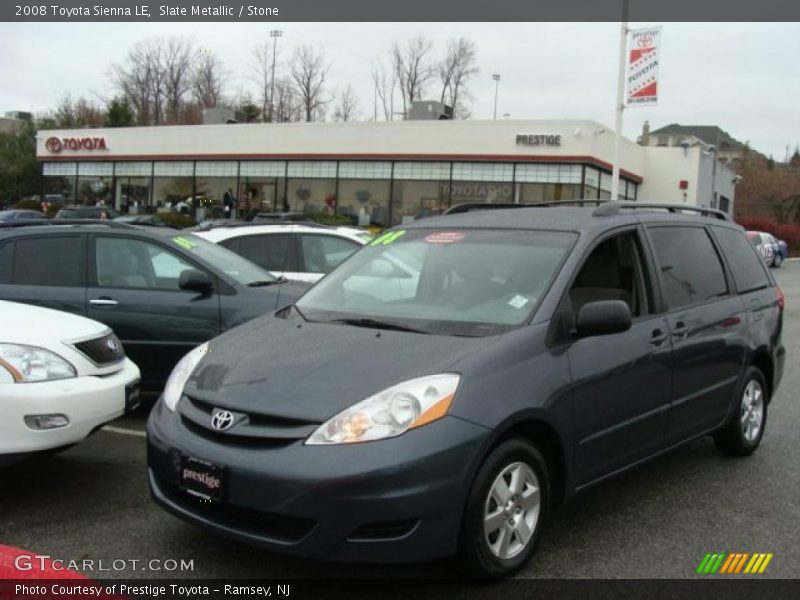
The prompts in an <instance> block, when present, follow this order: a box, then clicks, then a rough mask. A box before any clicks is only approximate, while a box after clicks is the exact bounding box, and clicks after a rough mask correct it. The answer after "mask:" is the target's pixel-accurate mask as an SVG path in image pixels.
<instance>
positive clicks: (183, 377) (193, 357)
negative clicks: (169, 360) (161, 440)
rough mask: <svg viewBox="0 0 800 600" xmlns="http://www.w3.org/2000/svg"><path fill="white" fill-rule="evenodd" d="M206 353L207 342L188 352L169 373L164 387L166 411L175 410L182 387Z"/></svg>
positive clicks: (181, 393)
mask: <svg viewBox="0 0 800 600" xmlns="http://www.w3.org/2000/svg"><path fill="white" fill-rule="evenodd" d="M207 352H208V342H206V343H205V344H202V345H201V346H198V347H197V348H194V349H193V350H191V351H189V353H188V354H187V355H186V356H184V357H183V358H182V359H181V360H180V361H179V362H178V364H177V365H175V368H174V369H172V373H170V376H169V379H167V385H166V386H164V404H166V406H167V408H168V409H170V410H175V407H176V406H177V405H178V400H180V399H181V396H182V395H183V386H185V385H186V382H187V381H189V377H190V376H191V374H192V372H193V371H194V369H195V367H196V366H197V363H199V362H200V361H201V360H203V357H204V356H205V355H206V353H207Z"/></svg>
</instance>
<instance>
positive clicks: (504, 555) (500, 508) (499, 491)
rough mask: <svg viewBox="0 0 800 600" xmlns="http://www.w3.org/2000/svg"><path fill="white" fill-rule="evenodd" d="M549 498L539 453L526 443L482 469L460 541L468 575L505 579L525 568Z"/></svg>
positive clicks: (496, 455) (511, 443)
mask: <svg viewBox="0 0 800 600" xmlns="http://www.w3.org/2000/svg"><path fill="white" fill-rule="evenodd" d="M549 496H550V484H549V476H548V471H547V463H546V462H545V460H544V458H543V457H542V454H541V453H540V452H539V450H537V448H536V447H535V446H533V445H532V444H530V443H529V442H527V441H525V440H522V439H512V440H508V441H505V442H503V443H501V444H500V445H498V446H497V447H496V448H495V449H494V450H493V451H492V452H491V453H490V454H489V455H488V456H487V457H486V460H484V462H483V464H482V465H481V467H480V469H478V474H477V476H476V477H475V481H474V482H473V484H472V489H471V490H470V494H469V498H468V500H467V507H466V511H465V514H464V523H463V526H462V531H461V539H460V541H459V559H460V562H461V566H462V567H463V568H464V569H465V570H466V573H467V574H468V575H471V576H475V575H477V576H479V577H503V576H506V575H509V574H511V573H513V572H514V571H516V570H517V569H519V568H520V567H522V565H524V564H525V562H526V561H527V560H528V559H529V558H530V556H531V554H532V553H533V550H534V548H535V547H536V543H537V541H538V538H539V533H540V531H541V529H542V524H543V523H544V520H545V517H546V515H547V507H548V500H549Z"/></svg>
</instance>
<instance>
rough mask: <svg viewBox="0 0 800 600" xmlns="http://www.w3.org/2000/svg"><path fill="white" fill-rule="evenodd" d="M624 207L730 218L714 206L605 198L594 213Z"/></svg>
mask: <svg viewBox="0 0 800 600" xmlns="http://www.w3.org/2000/svg"><path fill="white" fill-rule="evenodd" d="M623 209H634V210H635V209H644V210H664V211H666V212H669V213H682V212H691V213H697V214H700V215H702V216H704V217H714V218H717V219H721V220H723V221H729V220H730V217H729V216H728V215H727V213H725V212H723V211H721V210H716V209H714V208H705V207H703V206H684V205H683V204H654V203H652V202H618V201H612V200H605V201H604V202H603V204H599V205H598V206H597V208H595V209H594V211H593V212H592V214H593V215H594V216H596V217H605V216H609V215H616V214H619V212H620V211H621V210H623Z"/></svg>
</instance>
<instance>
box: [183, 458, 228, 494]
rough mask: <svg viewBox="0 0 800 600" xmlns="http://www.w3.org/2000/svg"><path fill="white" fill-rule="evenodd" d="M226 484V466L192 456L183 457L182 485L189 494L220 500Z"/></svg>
mask: <svg viewBox="0 0 800 600" xmlns="http://www.w3.org/2000/svg"><path fill="white" fill-rule="evenodd" d="M224 484H225V468H224V467H221V466H220V465H216V464H214V463H210V462H208V461H205V460H200V459H199V458H192V457H190V456H184V457H182V458H181V472H180V485H181V488H183V490H185V491H186V492H188V493H189V494H192V495H193V496H198V497H200V498H203V499H204V500H211V501H213V502H219V501H221V500H222V494H223V489H224Z"/></svg>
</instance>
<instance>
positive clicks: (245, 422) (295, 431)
mask: <svg viewBox="0 0 800 600" xmlns="http://www.w3.org/2000/svg"><path fill="white" fill-rule="evenodd" d="M215 408H217V406H216V405H214V404H211V403H210V402H207V401H205V400H199V399H197V398H191V397H189V396H184V397H183V399H182V401H181V402H180V403H179V404H178V411H179V412H180V415H181V420H182V421H183V423H184V425H185V426H186V427H187V428H188V429H189V430H191V431H193V432H194V433H196V434H198V435H201V436H202V437H204V438H206V439H211V440H215V441H220V442H225V443H232V444H238V445H245V446H267V447H276V446H281V445H288V444H291V443H292V442H294V441H296V440H301V439H305V438H307V437H308V436H309V435H311V434H312V433H313V432H314V431H315V430H316V429H317V427H319V423H317V422H313V421H307V420H303V419H293V418H289V417H283V416H279V415H270V414H265V413H262V412H254V411H253V412H242V411H238V410H232V409H226V410H229V411H230V412H231V413H232V414H233V415H234V424H233V426H231V427H230V428H229V429H225V430H223V431H219V430H217V429H214V427H212V425H211V416H212V414H213V413H214V409H215Z"/></svg>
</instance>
